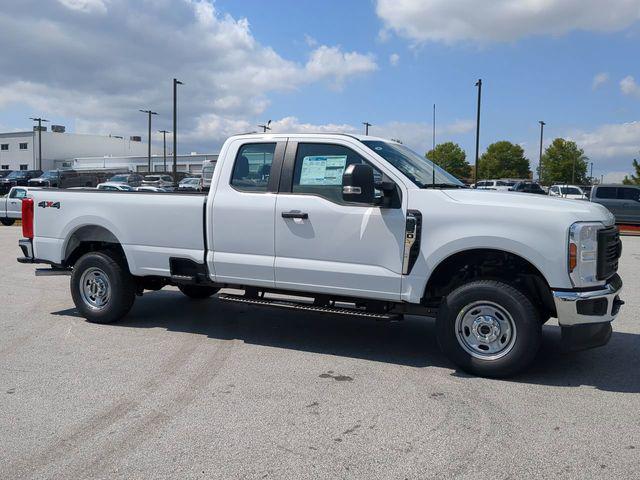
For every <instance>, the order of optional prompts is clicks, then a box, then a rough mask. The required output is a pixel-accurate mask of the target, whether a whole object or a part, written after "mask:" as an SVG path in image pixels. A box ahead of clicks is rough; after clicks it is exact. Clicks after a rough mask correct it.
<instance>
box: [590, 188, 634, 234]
mask: <svg viewBox="0 0 640 480" xmlns="http://www.w3.org/2000/svg"><path fill="white" fill-rule="evenodd" d="M591 201H592V202H595V203H599V204H600V205H604V206H605V207H607V208H608V209H609V211H610V212H611V213H613V215H614V216H615V217H616V223H626V224H634V225H640V186H635V185H619V184H610V185H594V187H593V188H592V189H591Z"/></svg>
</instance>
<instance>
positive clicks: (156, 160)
mask: <svg viewBox="0 0 640 480" xmlns="http://www.w3.org/2000/svg"><path fill="white" fill-rule="evenodd" d="M43 156H44V154H43ZM217 159H218V154H217V153H215V154H213V153H211V154H207V153H192V154H190V155H176V166H177V170H178V171H179V172H189V173H200V172H201V170H202V162H204V161H205V160H217ZM148 161H149V159H148V157H147V155H146V154H145V155H136V156H122V157H117V156H102V157H78V158H74V159H72V160H60V161H56V162H55V164H54V166H53V168H56V169H61V170H64V169H73V170H96V169H101V168H114V169H115V168H118V169H127V170H129V171H132V172H148V171H149V163H148ZM172 169H173V156H171V155H169V154H167V160H166V168H165V160H164V155H152V156H151V170H152V171H154V172H165V171H166V172H171V171H172Z"/></svg>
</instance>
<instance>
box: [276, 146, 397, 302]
mask: <svg viewBox="0 0 640 480" xmlns="http://www.w3.org/2000/svg"><path fill="white" fill-rule="evenodd" d="M354 163H371V162H367V160H365V159H364V158H363V156H362V155H360V154H359V153H357V152H356V151H354V149H352V148H350V147H349V146H347V145H345V144H339V143H311V142H309V143H306V142H305V143H302V142H301V143H297V142H292V141H289V143H288V144H287V153H286V157H285V163H284V166H283V175H282V181H281V183H280V192H279V193H278V199H277V204H276V214H275V236H276V258H275V280H276V286H277V287H278V288H282V289H289V290H300V291H312V292H322V293H327V294H335V295H346V296H356V297H369V298H376V299H386V300H398V299H399V298H400V290H401V281H402V257H403V245H404V231H405V212H404V211H403V208H380V207H377V206H375V207H374V206H371V205H357V204H349V203H346V202H344V201H343V199H342V174H343V172H344V170H345V168H346V167H347V166H348V165H350V164H354ZM376 171H377V175H378V176H379V177H380V176H381V175H382V174H381V173H380V171H379V170H376V168H375V166H374V172H376ZM374 175H376V173H374Z"/></svg>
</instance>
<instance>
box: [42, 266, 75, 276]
mask: <svg viewBox="0 0 640 480" xmlns="http://www.w3.org/2000/svg"><path fill="white" fill-rule="evenodd" d="M60 275H71V269H69V268H55V267H52V268H36V277H57V276H60Z"/></svg>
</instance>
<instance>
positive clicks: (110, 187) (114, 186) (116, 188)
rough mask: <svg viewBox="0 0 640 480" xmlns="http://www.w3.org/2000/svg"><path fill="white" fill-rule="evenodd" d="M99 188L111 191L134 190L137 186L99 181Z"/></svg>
mask: <svg viewBox="0 0 640 480" xmlns="http://www.w3.org/2000/svg"><path fill="white" fill-rule="evenodd" d="M97 190H109V191H112V192H113V191H118V192H133V191H135V188H133V187H131V186H129V185H125V184H124V183H113V182H105V183H99V184H98V187H97Z"/></svg>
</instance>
